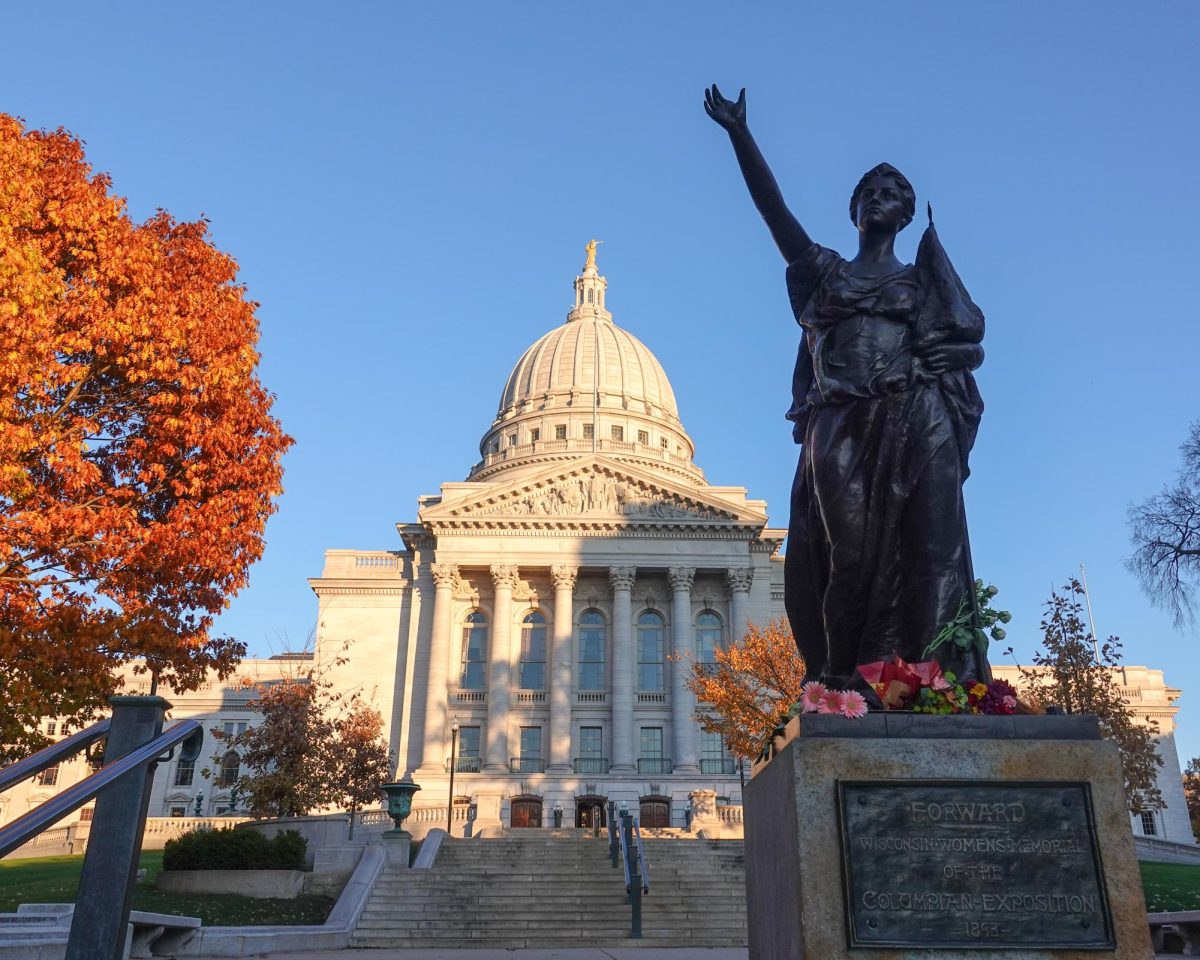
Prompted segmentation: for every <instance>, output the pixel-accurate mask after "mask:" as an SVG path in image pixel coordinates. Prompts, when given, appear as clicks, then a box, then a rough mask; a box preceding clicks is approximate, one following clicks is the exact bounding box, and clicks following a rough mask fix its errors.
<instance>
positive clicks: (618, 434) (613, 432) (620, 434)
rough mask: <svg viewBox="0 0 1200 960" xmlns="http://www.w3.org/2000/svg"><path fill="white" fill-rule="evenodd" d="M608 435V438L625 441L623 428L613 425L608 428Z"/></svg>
mask: <svg viewBox="0 0 1200 960" xmlns="http://www.w3.org/2000/svg"><path fill="white" fill-rule="evenodd" d="M609 434H610V436H612V438H613V439H614V440H624V439H625V428H624V427H618V426H617V425H616V424H615V423H614V424H613V425H612V426H611V427H609Z"/></svg>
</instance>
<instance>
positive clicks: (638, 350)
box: [496, 317, 679, 424]
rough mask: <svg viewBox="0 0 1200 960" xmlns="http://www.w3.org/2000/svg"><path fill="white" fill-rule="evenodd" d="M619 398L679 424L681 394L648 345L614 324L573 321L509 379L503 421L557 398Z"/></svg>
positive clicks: (528, 355)
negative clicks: (532, 405) (596, 395)
mask: <svg viewBox="0 0 1200 960" xmlns="http://www.w3.org/2000/svg"><path fill="white" fill-rule="evenodd" d="M597 390H598V391H600V393H601V394H602V395H611V396H619V397H620V398H621V402H622V406H624V407H625V408H626V409H632V410H638V411H639V412H642V413H646V414H649V415H651V416H654V417H658V418H662V419H664V420H667V421H668V422H670V423H674V424H678V423H679V410H678V408H677V407H676V406H675V392H674V391H673V390H672V389H671V384H670V383H669V382H668V380H667V374H666V371H664V370H663V368H662V364H660V363H659V362H658V359H657V358H656V357H655V356H654V354H652V353H651V352H650V351H649V350H648V349H647V348H646V345H645V344H644V343H642V341H640V340H639V339H638V338H637V337H635V336H634V335H633V334H632V333H630V332H629V331H627V330H622V329H621V328H620V327H618V326H617V325H616V324H614V323H613V322H612V321H605V320H602V319H600V318H599V317H579V318H572V319H570V320H568V321H567V322H566V323H564V324H563V325H562V326H561V327H556V328H555V329H553V330H551V331H550V332H549V333H547V334H545V335H544V336H543V337H541V338H540V339H539V340H538V341H537V342H536V343H534V345H533V346H531V347H530V348H529V349H528V350H526V351H525V353H524V355H523V356H522V357H521V359H520V360H518V361H517V365H516V366H515V367H513V371H512V373H511V374H509V377H508V382H507V383H506V384H505V385H504V392H503V393H502V394H501V396H500V409H499V411H498V412H497V414H496V417H497V419H501V420H502V419H504V418H505V416H506V415H507V414H509V413H514V412H518V411H520V410H521V409H522V408H523V407H525V406H526V405H527V404H529V403H530V402H536V401H540V400H544V399H547V398H549V397H551V396H554V397H558V398H562V399H563V400H564V402H568V401H570V400H571V399H572V396H573V395H576V396H577V395H580V394H582V395H584V396H585V399H586V396H587V395H590V394H591V393H592V392H593V391H597Z"/></svg>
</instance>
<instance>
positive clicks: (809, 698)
mask: <svg viewBox="0 0 1200 960" xmlns="http://www.w3.org/2000/svg"><path fill="white" fill-rule="evenodd" d="M825 693H826V689H825V684H823V683H821V682H820V681H818V680H809V681H808V683H806V684H805V685H804V686H802V687H801V688H800V706H801V708H802V709H803V710H804V712H805V713H816V712H817V711H818V710H820V709H821V704H822V702H823V701H824V700H825Z"/></svg>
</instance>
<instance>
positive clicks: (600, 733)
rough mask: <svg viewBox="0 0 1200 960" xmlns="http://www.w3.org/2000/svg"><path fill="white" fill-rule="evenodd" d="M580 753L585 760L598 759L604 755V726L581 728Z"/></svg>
mask: <svg viewBox="0 0 1200 960" xmlns="http://www.w3.org/2000/svg"><path fill="white" fill-rule="evenodd" d="M579 755H580V756H581V757H583V758H584V759H585V760H596V759H599V758H600V757H602V756H604V728H603V727H580V728H579Z"/></svg>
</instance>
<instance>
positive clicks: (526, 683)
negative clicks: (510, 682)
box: [519, 611, 546, 690]
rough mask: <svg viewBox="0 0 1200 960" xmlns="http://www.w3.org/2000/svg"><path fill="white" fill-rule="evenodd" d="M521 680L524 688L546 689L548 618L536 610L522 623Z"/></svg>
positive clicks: (521, 685)
mask: <svg viewBox="0 0 1200 960" xmlns="http://www.w3.org/2000/svg"><path fill="white" fill-rule="evenodd" d="M519 682H520V687H521V689H522V690H545V689H546V618H545V617H543V616H542V615H541V614H540V613H537V612H536V611H535V612H534V613H531V614H530V615H529V616H527V617H526V618H525V622H524V623H523V624H521V663H520V668H519Z"/></svg>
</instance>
